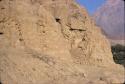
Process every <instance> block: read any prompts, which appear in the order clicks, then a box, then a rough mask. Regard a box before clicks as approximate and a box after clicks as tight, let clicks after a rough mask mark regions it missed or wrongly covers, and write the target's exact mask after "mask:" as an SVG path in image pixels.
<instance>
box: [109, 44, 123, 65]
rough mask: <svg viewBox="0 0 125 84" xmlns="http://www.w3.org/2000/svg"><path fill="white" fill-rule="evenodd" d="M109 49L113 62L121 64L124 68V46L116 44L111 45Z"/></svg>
mask: <svg viewBox="0 0 125 84" xmlns="http://www.w3.org/2000/svg"><path fill="white" fill-rule="evenodd" d="M111 49H112V53H113V59H114V61H115V62H116V63H117V64H122V65H124V66H125V46H123V45H119V44H117V45H113V46H112V47H111Z"/></svg>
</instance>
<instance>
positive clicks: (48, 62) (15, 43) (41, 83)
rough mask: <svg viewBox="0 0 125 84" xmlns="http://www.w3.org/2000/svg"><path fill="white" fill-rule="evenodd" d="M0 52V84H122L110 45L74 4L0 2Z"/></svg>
mask: <svg viewBox="0 0 125 84" xmlns="http://www.w3.org/2000/svg"><path fill="white" fill-rule="evenodd" d="M0 46H1V49H0V80H1V81H2V83H3V84H4V83H5V84H69V83H71V84H86V83H89V82H93V83H95V84H97V83H107V82H120V83H121V82H123V81H124V80H123V75H121V74H123V72H122V71H123V69H122V67H120V66H117V65H115V63H114V62H113V58H112V54H111V50H110V45H109V43H108V41H107V40H106V38H105V37H104V36H103V35H102V34H101V32H100V30H99V28H97V27H96V26H95V24H94V22H93V21H92V20H91V19H90V18H89V16H88V14H87V12H86V10H85V9H84V8H81V7H80V6H79V5H78V4H76V3H75V1H73V0H0ZM113 67H118V70H114V69H113ZM112 70H114V71H112ZM118 72H119V74H118ZM97 73H98V75H97ZM112 75H113V77H112ZM106 76H108V77H106ZM115 79H117V81H115Z"/></svg>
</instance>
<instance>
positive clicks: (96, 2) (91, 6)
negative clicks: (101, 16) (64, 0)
mask: <svg viewBox="0 0 125 84" xmlns="http://www.w3.org/2000/svg"><path fill="white" fill-rule="evenodd" d="M105 1H106V0H77V2H78V3H79V4H81V5H83V6H84V7H86V8H87V10H88V12H89V13H90V14H93V13H94V12H95V11H96V10H97V8H98V7H100V6H101V5H102V4H103V3H104V2H105Z"/></svg>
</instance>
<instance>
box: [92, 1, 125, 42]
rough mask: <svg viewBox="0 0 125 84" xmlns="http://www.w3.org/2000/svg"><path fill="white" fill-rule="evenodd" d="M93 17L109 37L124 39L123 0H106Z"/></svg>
mask: <svg viewBox="0 0 125 84" xmlns="http://www.w3.org/2000/svg"><path fill="white" fill-rule="evenodd" d="M93 17H94V19H95V21H96V24H97V25H98V26H100V27H101V28H102V30H104V32H105V33H106V36H107V37H108V38H109V39H113V40H123V39H125V35H124V33H125V29H124V24H125V23H124V19H125V18H124V1H123V0H107V1H106V3H105V4H104V5H103V6H102V7H100V8H99V9H98V10H97V12H96V13H95V14H94V16H93Z"/></svg>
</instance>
